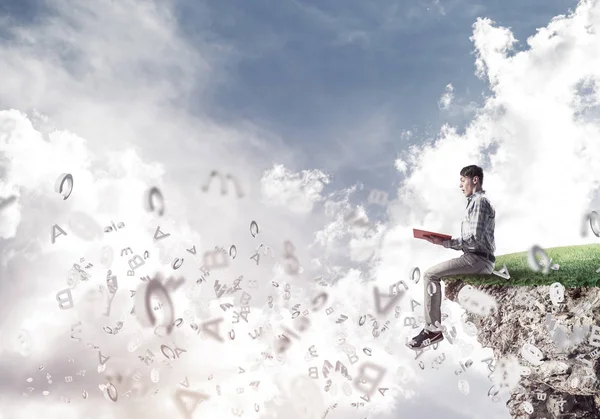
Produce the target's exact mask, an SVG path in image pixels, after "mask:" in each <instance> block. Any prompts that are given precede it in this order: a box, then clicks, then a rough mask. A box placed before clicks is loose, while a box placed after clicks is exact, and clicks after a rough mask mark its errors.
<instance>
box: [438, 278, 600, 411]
mask: <svg viewBox="0 0 600 419" xmlns="http://www.w3.org/2000/svg"><path fill="white" fill-rule="evenodd" d="M445 285H446V288H445V294H446V297H447V298H448V299H450V300H452V301H456V302H458V298H457V296H458V292H459V291H460V289H461V288H462V286H463V285H464V284H463V283H462V282H461V281H448V282H447V283H446V284H445ZM474 288H476V289H478V290H481V291H484V292H485V293H487V294H488V295H491V296H493V297H494V298H495V300H496V302H497V303H498V308H497V309H496V310H494V311H492V314H491V315H489V316H486V317H482V316H479V315H477V314H468V316H467V317H468V319H469V320H470V321H472V322H473V323H474V324H475V325H476V327H477V339H478V341H479V343H481V345H482V346H483V347H488V348H492V349H493V351H494V359H495V361H496V364H497V361H498V360H500V359H503V358H506V357H509V356H511V355H512V356H515V357H517V359H518V361H519V364H520V365H521V366H522V367H528V368H529V371H528V372H529V374H528V375H524V374H521V376H520V380H519V384H518V385H517V386H516V388H513V389H512V390H511V392H510V394H511V396H510V399H509V401H508V403H507V405H508V408H509V410H510V413H511V415H512V417H513V418H519V419H521V418H522V419H525V418H528V419H543V418H546V419H554V418H585V419H588V418H589V419H592V418H600V382H599V378H600V328H595V327H594V326H599V327H600V288H567V289H565V290H564V299H563V301H562V303H560V304H558V305H556V304H554V303H553V302H552V300H551V298H550V287H548V286H539V287H521V286H514V287H511V286H497V285H490V286H481V285H478V286H474ZM531 345H533V346H535V347H536V348H537V349H539V351H541V354H540V353H539V352H537V351H535V350H533V349H531V348H532V346H531ZM524 346H525V349H524ZM526 352H529V354H528V353H526ZM533 353H536V354H537V355H538V357H537V358H536V356H535V355H533ZM530 361H532V362H530ZM527 402H528V403H527ZM529 404H530V405H529ZM531 407H532V408H533V409H531ZM531 411H533V412H532V413H529V412H531Z"/></svg>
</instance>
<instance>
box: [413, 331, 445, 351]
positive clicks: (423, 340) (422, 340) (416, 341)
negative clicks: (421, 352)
mask: <svg viewBox="0 0 600 419" xmlns="http://www.w3.org/2000/svg"><path fill="white" fill-rule="evenodd" d="M443 340H444V335H443V334H442V332H430V331H429V330H426V329H423V330H421V333H419V334H418V335H417V336H415V337H414V338H412V340H410V341H409V342H408V343H407V344H406V346H408V347H409V348H410V349H422V348H426V347H427V346H429V345H433V344H436V343H438V342H441V341H443Z"/></svg>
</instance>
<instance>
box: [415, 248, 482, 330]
mask: <svg viewBox="0 0 600 419" xmlns="http://www.w3.org/2000/svg"><path fill="white" fill-rule="evenodd" d="M493 270H494V264H493V263H492V262H490V261H489V260H487V259H485V258H483V257H480V256H476V255H472V254H468V253H467V254H463V255H462V256H460V257H458V258H454V259H450V260H448V261H446V262H442V263H438V264H437V265H435V266H433V267H431V268H429V269H428V270H427V271H426V272H425V275H424V277H425V279H424V281H423V287H424V288H425V294H424V296H425V298H424V300H423V301H424V304H423V305H424V309H425V327H426V328H427V329H429V330H439V327H436V322H439V323H437V324H439V325H440V326H441V324H442V314H441V306H442V287H441V283H440V280H441V279H442V278H443V277H445V276H452V275H463V274H490V273H492V271H493ZM434 287H435V290H434ZM430 292H431V294H430Z"/></svg>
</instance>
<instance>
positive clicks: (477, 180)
mask: <svg viewBox="0 0 600 419" xmlns="http://www.w3.org/2000/svg"><path fill="white" fill-rule="evenodd" d="M482 184H483V170H482V169H481V167H478V166H475V165H471V166H467V167H464V168H463V169H462V170H461V171H460V184H459V187H460V190H461V191H462V193H463V195H465V196H466V197H467V207H466V211H465V218H464V220H463V222H462V224H461V237H459V238H452V239H450V240H443V239H441V238H439V237H433V236H429V237H428V238H426V240H427V241H429V242H431V243H433V244H437V245H440V246H444V247H446V248H450V249H455V250H462V251H463V252H464V254H463V255H462V256H461V257H458V258H455V259H450V260H449V261H446V262H442V263H439V264H437V265H435V266H434V267H432V268H429V269H428V270H427V271H426V272H425V275H424V277H425V280H424V281H423V286H424V288H425V300H424V301H425V304H424V309H425V328H424V329H423V330H422V331H421V333H419V334H418V335H417V336H415V337H414V338H413V339H412V340H411V341H410V342H409V343H408V347H409V348H411V349H421V348H424V347H426V346H429V345H433V344H435V343H437V342H440V341H442V340H443V339H444V336H443V334H442V327H441V322H442V319H441V305H442V289H441V283H440V280H441V279H442V278H444V277H445V276H451V275H462V274H491V273H492V272H493V271H494V262H495V261H496V258H495V257H494V251H495V250H496V245H495V243H494V227H495V217H496V211H495V210H494V207H492V204H490V201H489V200H488V199H487V198H486V196H485V191H484V190H483V189H481V188H482ZM430 284H432V285H430ZM434 286H435V291H434V290H433V287H434ZM430 292H432V294H430Z"/></svg>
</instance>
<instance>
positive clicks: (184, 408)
mask: <svg viewBox="0 0 600 419" xmlns="http://www.w3.org/2000/svg"><path fill="white" fill-rule="evenodd" d="M184 397H185V398H186V399H188V401H190V402H191V403H189V406H188V405H186V401H185V400H184ZM208 399H209V396H207V395H206V394H202V393H199V392H196V391H191V390H182V389H180V388H178V389H177V391H176V392H175V404H176V405H177V408H178V409H179V411H180V412H181V413H182V415H183V416H184V417H185V418H186V419H192V413H194V410H196V406H198V404H199V403H201V402H203V401H204V400H208Z"/></svg>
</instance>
